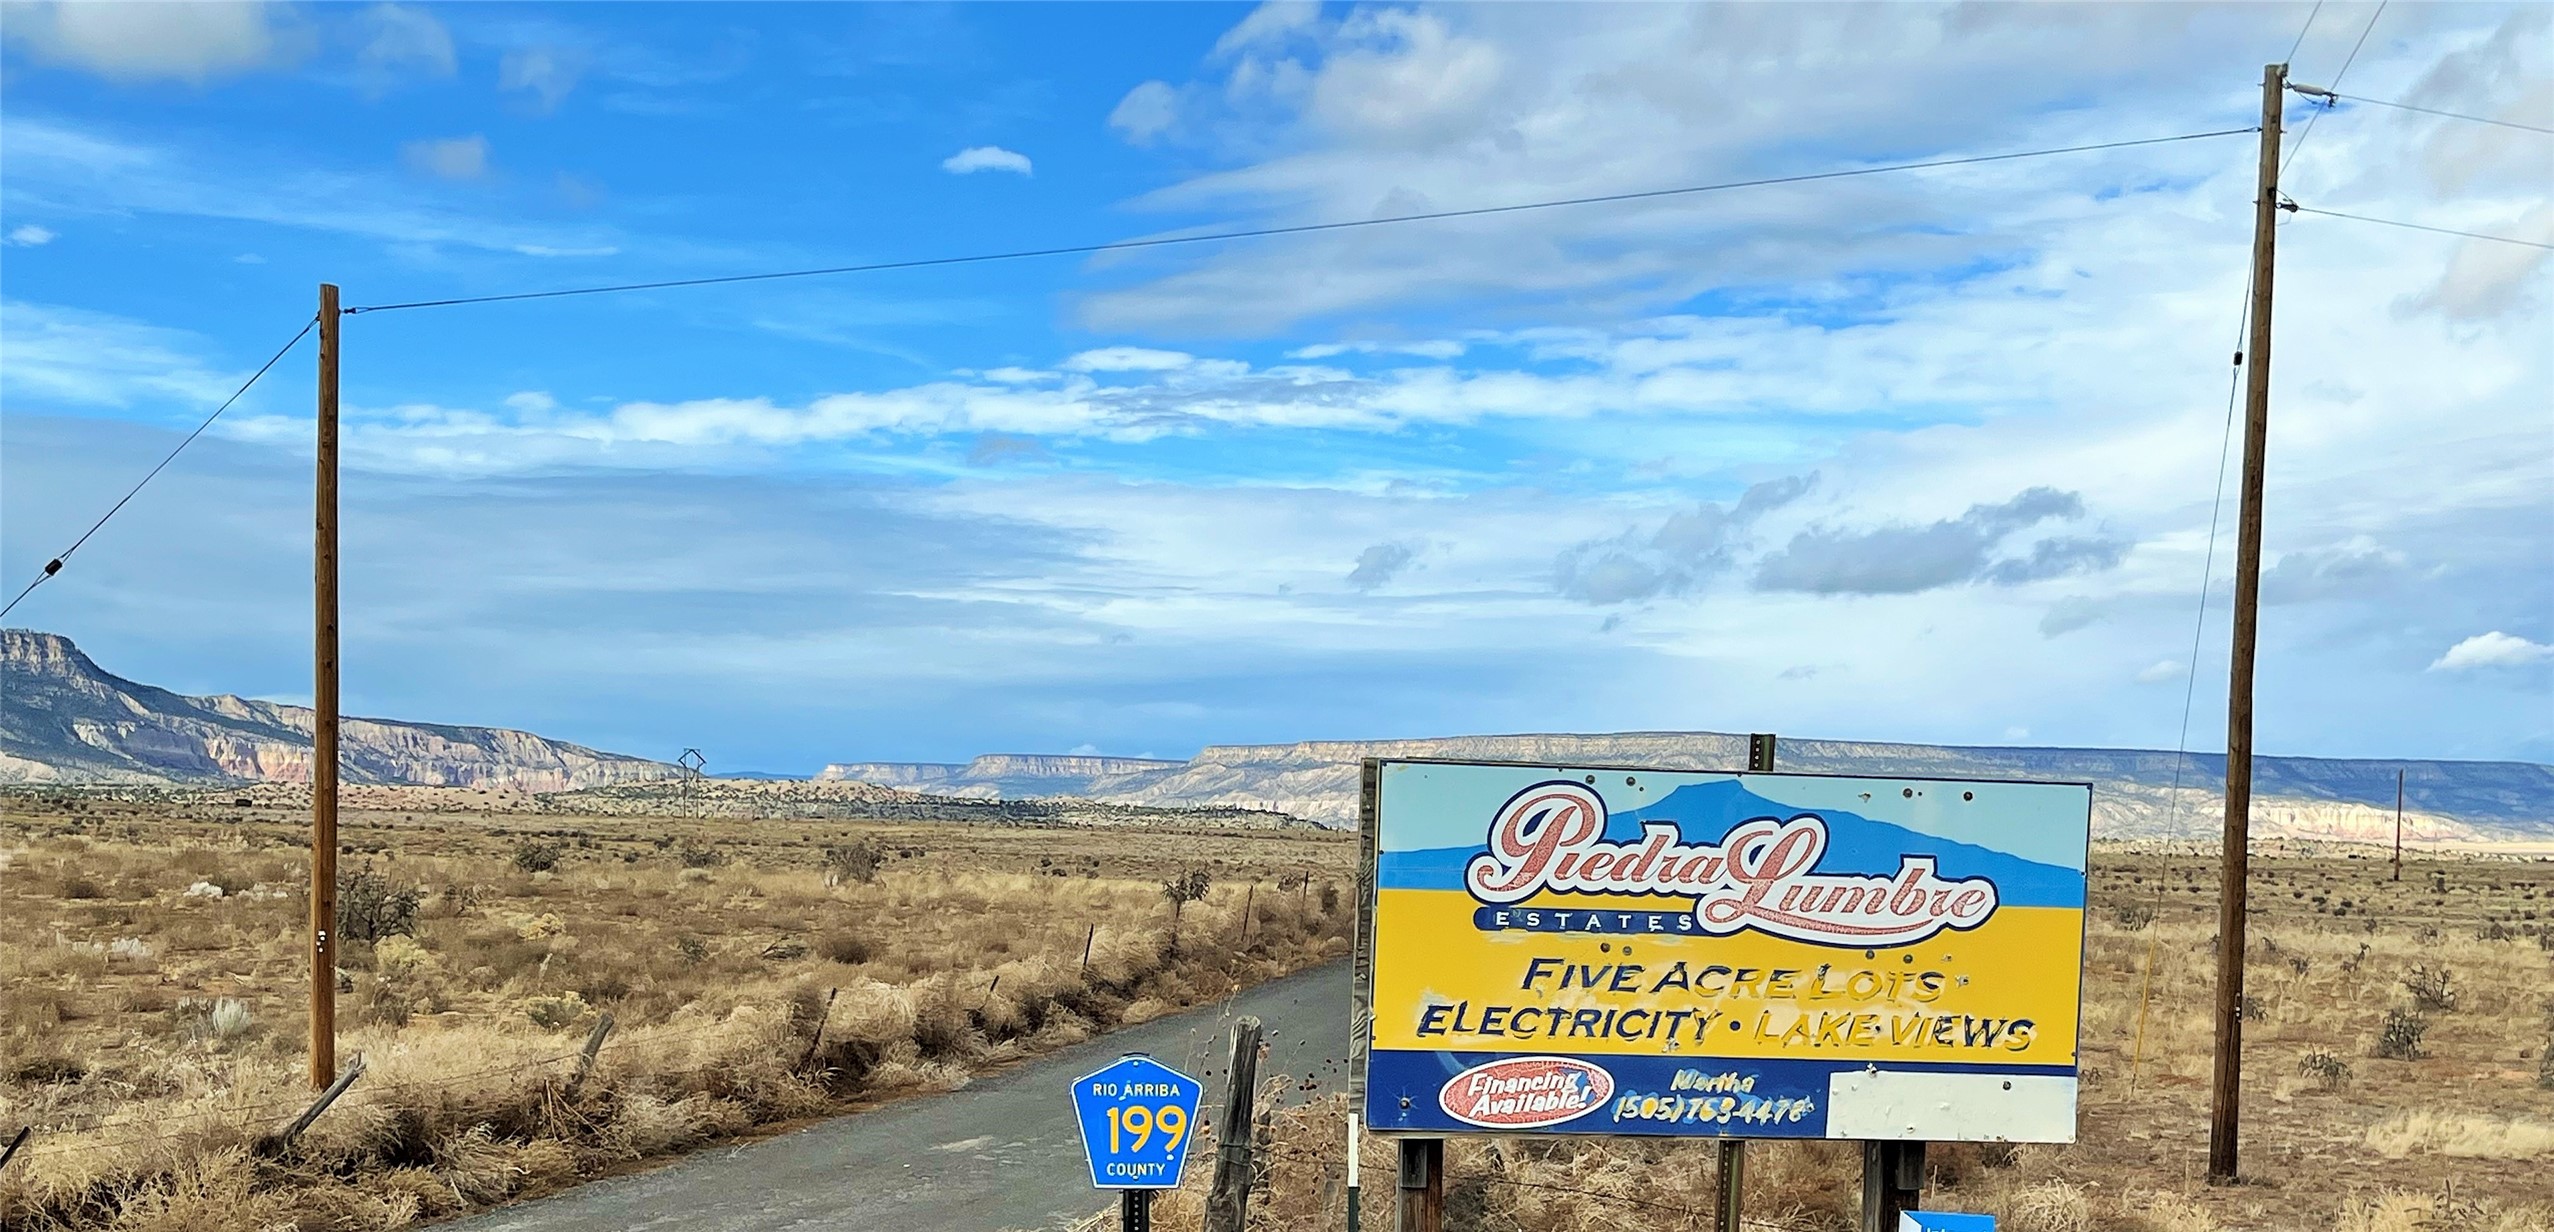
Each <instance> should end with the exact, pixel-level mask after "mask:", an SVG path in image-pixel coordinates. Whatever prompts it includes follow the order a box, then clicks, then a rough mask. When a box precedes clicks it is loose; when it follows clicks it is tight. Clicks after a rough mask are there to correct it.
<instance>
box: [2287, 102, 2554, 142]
mask: <svg viewBox="0 0 2554 1232" xmlns="http://www.w3.org/2000/svg"><path fill="white" fill-rule="evenodd" d="M2327 93H2329V94H2330V95H2331V96H2332V97H2333V98H2336V99H2346V100H2348V101H2350V102H2354V103H2366V104H2368V105H2369V106H2371V107H2392V108H2394V109H2396V110H2398V111H2418V112H2420V113H2421V114H2423V115H2434V116H2445V117H2447V118H2448V119H2451V120H2472V121H2474V122H2475V123H2477V124H2497V125H2499V126H2501V127H2502V128H2515V129H2520V130H2522V131H2525V132H2531V133H2544V134H2545V135H2547V136H2549V137H2554V128H2548V127H2546V126H2544V125H2542V124H2522V123H2520V122H2518V121H2516V120H2495V119H2493V118H2492V117H2490V116H2479V115H2468V114H2466V113H2465V112H2462V111H2447V110H2443V109H2441V108H2437V107H2420V106H2415V105H2414V104H2411V103H2393V102H2388V101H2386V100H2384V99H2382V98H2369V97H2367V96H2366V95H2364V94H2343V93H2341V92H2339V91H2327ZM2301 140H2302V138H2301Z"/></svg>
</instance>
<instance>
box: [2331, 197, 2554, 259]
mask: <svg viewBox="0 0 2554 1232" xmlns="http://www.w3.org/2000/svg"><path fill="white" fill-rule="evenodd" d="M2287 208H2289V209H2291V210H2293V211H2295V212H2297V213H2300V214H2321V215H2323V216H2324V217H2326V218H2347V219H2349V220H2350V221H2352V222H2372V223H2375V224H2377V225H2378V226H2381V227H2402V228H2404V229H2406V230H2409V231H2429V232H2434V233H2436V234H2439V235H2461V236H2464V237H2465V238H2467V239H2470V240H2490V241H2492V242H2493V243H2496V244H2517V245H2519V246H2521V247H2525V248H2543V249H2546V250H2548V251H2554V244H2546V243H2540V242H2538V241H2536V240H2523V239H2519V238H2517V237H2516V236H2509V235H2486V234H2484V233H2483V232H2480V231H2459V230H2457V229H2456V228H2454V227H2432V226H2425V225H2423V224H2421V223H2417V222H2399V221H2397V220H2395V219H2392V218H2370V217H2368V216H2367V215H2365V214H2344V213H2342V212H2341V211H2339V210H2319V209H2316V208H2314V207H2313V206H2310V205H2297V204H2294V203H2291V204H2290V205H2289V206H2288V207H2287Z"/></svg>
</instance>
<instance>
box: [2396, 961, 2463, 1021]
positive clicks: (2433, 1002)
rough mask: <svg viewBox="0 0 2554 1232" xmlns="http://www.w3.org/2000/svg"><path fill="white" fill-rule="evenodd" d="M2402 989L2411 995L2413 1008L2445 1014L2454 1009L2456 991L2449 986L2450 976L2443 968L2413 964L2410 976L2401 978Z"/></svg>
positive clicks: (2426, 964)
mask: <svg viewBox="0 0 2554 1232" xmlns="http://www.w3.org/2000/svg"><path fill="white" fill-rule="evenodd" d="M2403 987H2404V989H2405V990H2406V991H2408V992H2410V993H2411V994H2412V1004H2413V1006H2414V1007H2415V1008H2418V1009H2422V1010H2432V1011H2438V1012H2442V1013H2444V1012H2446V1011H2448V1010H2453V1009H2455V1008H2456V1001H2457V991H2456V989H2455V988H2453V987H2451V986H2450V975H2449V972H2448V969H2447V968H2446V967H2444V966H2441V967H2438V968H2435V969H2434V968H2432V967H2431V966H2430V965H2429V964H2428V963H2415V964H2413V967H2412V974H2410V975H2407V976H2405V977H2403Z"/></svg>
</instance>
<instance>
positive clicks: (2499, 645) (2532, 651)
mask: <svg viewBox="0 0 2554 1232" xmlns="http://www.w3.org/2000/svg"><path fill="white" fill-rule="evenodd" d="M2549 659H2554V646H2548V645H2545V644H2544V643H2541V642H2531V641H2529V640H2527V639H2526V638H2523V637H2514V636H2512V635H2510V634H2507V633H2503V632H2501V631H2500V630H2498V629H2494V630H2493V631H2491V632H2489V633H2477V634H2475V635H2474V636H2472V637H2469V638H2467V639H2465V640H2464V641H2462V642H2458V643H2457V644H2456V645H2454V646H2450V647H2448V652H2447V653H2446V654H2443V655H2440V656H2439V657H2438V659H2437V661H2435V662H2433V663H2431V664H2430V670H2431V671H2434V672H2471V671H2484V670H2489V669H2493V668H2510V667H2526V666H2528V665H2530V664H2533V663H2543V662H2545V661H2547V660H2549Z"/></svg>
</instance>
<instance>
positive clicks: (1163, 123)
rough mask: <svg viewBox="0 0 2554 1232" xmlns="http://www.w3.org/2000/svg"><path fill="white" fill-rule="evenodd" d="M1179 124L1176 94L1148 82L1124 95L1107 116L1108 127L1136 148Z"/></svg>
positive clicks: (1155, 83)
mask: <svg viewBox="0 0 2554 1232" xmlns="http://www.w3.org/2000/svg"><path fill="white" fill-rule="evenodd" d="M1178 123H1179V91H1177V90H1174V89H1172V88H1171V87H1170V84H1169V83H1167V82H1160V81H1148V82H1145V83H1144V84H1142V85H1139V86H1137V87H1135V88H1134V89H1132V90H1129V91H1127V92H1126V97H1124V98H1122V99H1119V100H1118V101H1117V106H1116V107H1115V108H1113V109H1112V110H1110V112H1109V127H1110V128H1114V129H1116V130H1117V131H1119V132H1121V133H1124V134H1125V135H1126V139H1127V140H1129V141H1132V142H1134V143H1135V144H1137V145H1144V144H1147V143H1149V142H1152V141H1154V140H1156V139H1158V138H1159V137H1161V135H1162V134H1164V133H1167V132H1169V131H1170V130H1171V129H1172V128H1173V127H1174V126H1176V125H1177V124H1178Z"/></svg>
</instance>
